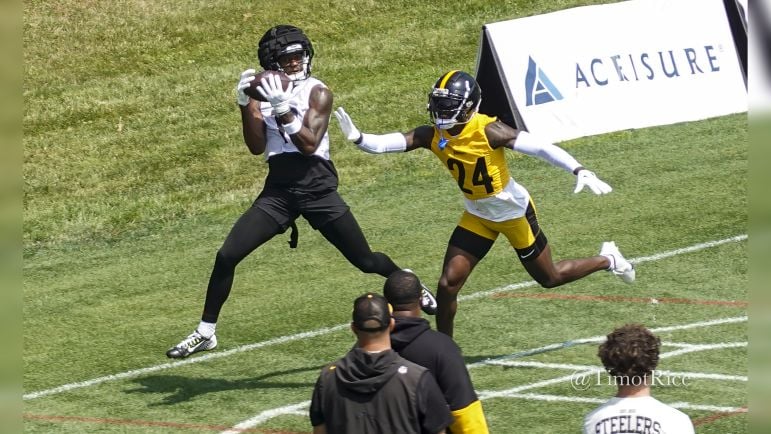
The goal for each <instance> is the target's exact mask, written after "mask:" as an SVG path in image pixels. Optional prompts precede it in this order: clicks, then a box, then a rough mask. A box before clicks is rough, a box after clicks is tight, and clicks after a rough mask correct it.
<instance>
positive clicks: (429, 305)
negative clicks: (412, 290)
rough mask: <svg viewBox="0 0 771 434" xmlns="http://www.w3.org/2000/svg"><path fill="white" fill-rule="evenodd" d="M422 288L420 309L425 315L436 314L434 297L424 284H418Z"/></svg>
mask: <svg viewBox="0 0 771 434" xmlns="http://www.w3.org/2000/svg"><path fill="white" fill-rule="evenodd" d="M420 286H421V287H422V288H423V289H422V290H421V291H420V309H421V310H422V311H423V312H425V313H426V315H436V297H434V294H432V293H431V290H429V289H428V288H427V287H426V285H424V284H422V283H421V284H420Z"/></svg>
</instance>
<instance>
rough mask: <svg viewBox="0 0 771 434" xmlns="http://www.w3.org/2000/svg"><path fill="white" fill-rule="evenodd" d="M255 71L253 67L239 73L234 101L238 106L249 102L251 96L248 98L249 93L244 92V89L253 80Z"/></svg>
mask: <svg viewBox="0 0 771 434" xmlns="http://www.w3.org/2000/svg"><path fill="white" fill-rule="evenodd" d="M255 72H256V71H255V70H254V69H247V70H246V71H244V72H242V73H241V79H240V80H239V81H238V84H237V85H236V101H237V102H238V105H240V106H247V105H248V104H249V100H250V99H251V98H249V95H247V94H245V93H244V89H246V88H247V87H249V84H250V83H251V81H252V80H254V73H255Z"/></svg>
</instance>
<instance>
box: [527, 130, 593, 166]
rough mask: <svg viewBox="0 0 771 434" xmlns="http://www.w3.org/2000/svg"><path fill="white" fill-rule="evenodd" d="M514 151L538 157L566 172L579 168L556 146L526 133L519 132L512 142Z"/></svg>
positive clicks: (565, 152)
mask: <svg viewBox="0 0 771 434" xmlns="http://www.w3.org/2000/svg"><path fill="white" fill-rule="evenodd" d="M514 150H516V151H519V152H521V153H523V154H526V155H531V156H533V157H538V158H540V159H542V160H544V161H546V162H548V163H549V164H551V165H553V166H556V167H561V168H563V169H565V170H567V171H568V172H571V173H572V172H573V171H574V170H575V169H576V168H578V167H580V166H581V163H579V162H578V161H577V160H576V159H575V158H573V156H572V155H570V154H568V152H567V151H565V150H564V149H562V148H560V147H559V146H557V145H554V144H552V143H549V142H547V141H545V140H543V138H541V137H539V136H538V135H535V134H530V133H528V132H527V131H520V132H519V134H517V138H516V140H515V142H514Z"/></svg>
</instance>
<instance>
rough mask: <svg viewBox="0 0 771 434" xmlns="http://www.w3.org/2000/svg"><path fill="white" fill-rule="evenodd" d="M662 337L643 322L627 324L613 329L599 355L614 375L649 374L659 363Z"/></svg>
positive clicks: (639, 375)
mask: <svg viewBox="0 0 771 434" xmlns="http://www.w3.org/2000/svg"><path fill="white" fill-rule="evenodd" d="M660 346H661V341H660V340H659V338H658V337H657V336H655V335H654V334H653V333H651V332H650V330H648V329H647V328H645V327H644V326H642V325H641V324H625V325H623V326H621V327H618V328H617V329H615V330H613V331H612V332H611V333H610V334H609V335H608V336H607V340H606V341H605V342H603V343H602V344H601V345H600V348H599V351H598V352H597V355H598V356H599V357H600V360H602V365H603V366H604V367H605V369H606V370H607V371H608V372H609V373H610V374H611V375H613V376H614V377H628V378H635V377H645V376H648V375H650V374H651V373H653V371H654V370H655V369H656V366H657V365H658V363H659V347H660Z"/></svg>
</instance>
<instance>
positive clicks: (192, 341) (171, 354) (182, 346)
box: [166, 330, 217, 359]
mask: <svg viewBox="0 0 771 434" xmlns="http://www.w3.org/2000/svg"><path fill="white" fill-rule="evenodd" d="M215 348H217V336H215V335H211V337H210V338H205V337H204V336H203V335H201V334H200V333H198V330H196V331H194V332H193V333H191V334H190V335H189V336H188V337H186V338H185V339H183V340H182V342H180V343H178V344H177V345H175V346H173V347H171V348H169V350H168V351H166V357H168V358H170V359H184V358H185V357H187V356H189V355H191V354H193V353H197V352H199V351H208V350H213V349H215Z"/></svg>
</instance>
